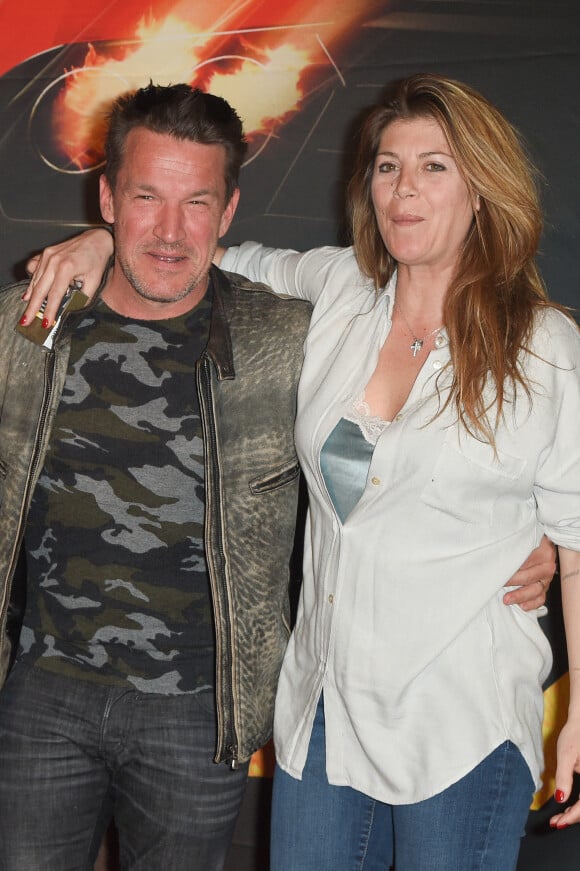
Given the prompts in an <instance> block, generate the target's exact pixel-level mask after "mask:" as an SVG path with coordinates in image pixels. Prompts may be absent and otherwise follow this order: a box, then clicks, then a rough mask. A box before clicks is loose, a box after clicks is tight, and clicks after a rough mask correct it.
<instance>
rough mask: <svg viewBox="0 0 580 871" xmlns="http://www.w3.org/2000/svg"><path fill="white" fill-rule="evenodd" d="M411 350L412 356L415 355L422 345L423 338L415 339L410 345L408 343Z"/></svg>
mask: <svg viewBox="0 0 580 871" xmlns="http://www.w3.org/2000/svg"><path fill="white" fill-rule="evenodd" d="M409 347H410V348H411V351H412V352H413V357H416V356H417V354H418V353H419V351H420V350H421V348H422V347H423V339H415V340H414V341H413V344H412V345H409Z"/></svg>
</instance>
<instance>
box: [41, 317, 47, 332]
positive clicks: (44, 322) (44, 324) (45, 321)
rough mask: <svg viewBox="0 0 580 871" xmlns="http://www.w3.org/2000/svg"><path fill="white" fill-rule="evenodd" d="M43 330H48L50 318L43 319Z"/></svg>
mask: <svg viewBox="0 0 580 871" xmlns="http://www.w3.org/2000/svg"><path fill="white" fill-rule="evenodd" d="M42 329H43V330H48V318H43V319H42Z"/></svg>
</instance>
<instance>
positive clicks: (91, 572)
mask: <svg viewBox="0 0 580 871" xmlns="http://www.w3.org/2000/svg"><path fill="white" fill-rule="evenodd" d="M210 315H211V293H210V291H208V294H206V296H205V298H204V299H203V300H202V302H201V303H200V304H199V305H198V306H197V307H196V308H195V309H194V310H192V311H191V312H188V313H187V314H186V315H183V316H181V317H177V318H171V319H168V320H162V321H136V320H132V319H128V318H125V317H122V316H121V315H118V314H116V313H115V312H113V311H111V310H110V309H109V308H108V307H107V306H106V305H105V304H104V303H102V302H100V303H99V304H98V305H97V306H96V308H95V309H94V310H93V311H92V312H91V313H90V314H88V315H87V316H86V317H85V318H84V319H83V320H82V322H81V324H80V325H79V326H78V328H77V329H76V330H75V332H74V336H73V340H72V349H71V356H70V363H69V369H68V373H67V378H66V383H65V387H64V391H63V395H62V399H61V402H60V406H59V408H58V411H57V414H56V417H55V421H54V427H53V431H52V437H51V443H50V448H49V451H48V453H47V456H46V460H45V464H44V468H43V470H42V473H41V475H40V478H39V481H38V484H37V486H36V488H35V492H34V495H33V500H32V505H31V508H30V513H29V517H28V524H27V530H26V539H25V546H26V553H27V564H28V603H27V611H26V615H25V620H24V627H23V631H22V634H21V651H20V656H21V657H23V658H26V659H27V660H28V661H29V662H34V664H35V666H36V667H40V668H43V669H47V670H49V671H51V672H57V673H59V674H63V675H66V676H69V677H73V678H80V679H83V680H90V681H97V682H99V683H104V684H111V685H124V684H127V683H128V684H131V685H132V686H133V687H135V688H137V689H139V690H141V691H144V692H154V693H182V692H194V691H196V690H198V689H201V688H203V687H207V686H213V682H214V653H215V648H214V632H213V622H212V616H211V607H210V591H209V580H208V575H207V567H206V562H205V557H204V549H203V516H204V468H203V441H202V431H201V423H200V417H199V406H198V401H197V392H196V386H195V374H194V370H195V363H196V360H197V359H198V358H199V356H200V354H201V353H202V351H203V349H204V348H205V346H206V344H207V339H208V334H209V323H210Z"/></svg>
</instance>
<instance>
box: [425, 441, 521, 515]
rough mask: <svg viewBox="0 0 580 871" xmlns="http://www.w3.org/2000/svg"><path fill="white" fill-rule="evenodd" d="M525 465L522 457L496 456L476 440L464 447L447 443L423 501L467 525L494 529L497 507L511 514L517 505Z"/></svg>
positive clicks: (498, 453)
mask: <svg viewBox="0 0 580 871" xmlns="http://www.w3.org/2000/svg"><path fill="white" fill-rule="evenodd" d="M525 465H526V461H525V460H524V459H522V458H521V457H513V456H510V455H509V454H506V453H505V452H502V451H497V454H495V453H494V450H493V448H492V447H491V446H490V445H487V444H483V443H482V442H478V441H476V440H475V439H473V440H471V441H470V442H469V443H468V444H466V445H465V446H463V447H459V446H458V445H451V444H449V442H445V443H444V445H443V447H442V449H441V453H440V454H439V457H438V459H437V462H436V463H435V467H434V469H433V472H432V474H431V477H430V480H429V483H428V484H427V486H426V487H425V488H424V490H423V492H422V494H421V501H422V502H423V503H424V504H425V505H428V506H429V507H430V508H435V509H437V510H438V511H441V512H443V513H445V514H447V515H449V516H451V517H453V518H455V519H456V520H460V521H462V522H463V523H473V524H480V525H483V526H492V525H493V524H494V523H495V522H498V516H497V513H498V512H497V506H498V505H499V504H500V503H501V504H502V505H503V506H504V508H505V509H507V510H508V511H509V506H510V504H513V503H515V502H516V500H517V489H518V487H517V481H518V479H519V477H520V476H521V474H522V472H523V470H524V467H525ZM522 498H524V497H522ZM504 517H505V512H502V518H504Z"/></svg>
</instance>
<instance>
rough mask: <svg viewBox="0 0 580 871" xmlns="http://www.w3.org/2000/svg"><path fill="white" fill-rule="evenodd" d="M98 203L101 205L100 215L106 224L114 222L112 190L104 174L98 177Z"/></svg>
mask: <svg viewBox="0 0 580 871" xmlns="http://www.w3.org/2000/svg"><path fill="white" fill-rule="evenodd" d="M99 203H100V206H101V215H102V216H103V221H105V223H106V224H114V223H115V209H114V207H113V191H112V190H111V186H110V184H109V182H108V180H107V177H106V175H102V176H101V177H100V179H99Z"/></svg>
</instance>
